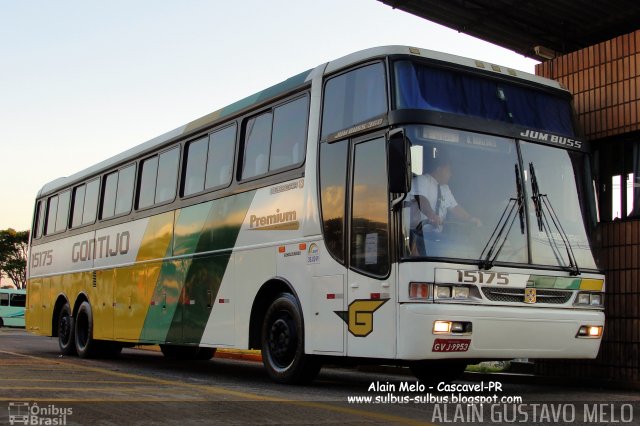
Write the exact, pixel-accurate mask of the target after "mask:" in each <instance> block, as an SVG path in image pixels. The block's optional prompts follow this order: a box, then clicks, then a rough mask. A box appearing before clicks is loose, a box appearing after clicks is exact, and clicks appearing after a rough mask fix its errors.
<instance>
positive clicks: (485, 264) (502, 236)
mask: <svg viewBox="0 0 640 426" xmlns="http://www.w3.org/2000/svg"><path fill="white" fill-rule="evenodd" d="M515 172H516V189H517V191H518V193H517V197H516V198H510V199H509V202H508V203H507V205H506V206H505V207H504V210H503V211H502V215H501V216H500V220H498V223H497V224H496V226H495V228H493V232H492V233H491V237H489V241H487V244H486V245H485V246H484V249H482V253H480V261H479V262H480V263H479V267H480V269H491V268H492V267H493V263H494V262H495V260H496V259H497V258H498V256H499V255H500V252H501V251H502V248H503V247H504V245H505V243H506V242H507V238H508V237H509V233H510V232H511V228H512V227H513V223H514V222H515V220H516V212H517V215H518V216H519V217H520V232H521V233H522V234H524V195H523V192H522V182H521V181H520V169H519V168H518V165H517V164H516V165H515ZM485 253H486V255H485Z"/></svg>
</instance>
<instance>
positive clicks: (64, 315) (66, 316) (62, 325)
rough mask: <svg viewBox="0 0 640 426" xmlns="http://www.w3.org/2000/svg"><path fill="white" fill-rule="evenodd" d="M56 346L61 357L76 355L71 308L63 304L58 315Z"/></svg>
mask: <svg viewBox="0 0 640 426" xmlns="http://www.w3.org/2000/svg"><path fill="white" fill-rule="evenodd" d="M58 346H59V347H60V352H61V353H62V355H75V354H76V339H75V329H74V322H73V315H71V308H70V307H69V304H68V303H65V304H64V306H63V307H62V309H60V314H59V315H58Z"/></svg>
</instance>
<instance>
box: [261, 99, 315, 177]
mask: <svg viewBox="0 0 640 426" xmlns="http://www.w3.org/2000/svg"><path fill="white" fill-rule="evenodd" d="M308 117H309V98H308V97H307V96H305V97H304V98H300V99H296V100H295V101H291V102H289V103H286V104H284V105H281V106H279V107H277V108H276V109H275V110H274V116H273V132H272V139H271V154H270V158H269V171H273V170H277V169H281V168H284V167H287V166H292V165H294V164H297V163H300V162H302V160H303V157H304V155H303V148H304V146H305V141H306V139H307V122H308V121H309V120H308Z"/></svg>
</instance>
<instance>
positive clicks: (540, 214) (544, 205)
mask: <svg viewBox="0 0 640 426" xmlns="http://www.w3.org/2000/svg"><path fill="white" fill-rule="evenodd" d="M529 171H530V172H531V191H532V192H533V195H532V196H531V199H532V200H533V205H534V207H535V209H536V219H537V221H538V229H539V230H540V232H543V231H544V232H545V233H546V234H547V238H549V241H550V242H551V243H552V245H551V247H553V248H554V250H553V252H554V255H555V256H556V259H557V260H558V263H560V261H561V256H559V253H558V252H557V251H558V247H557V246H556V240H555V239H554V238H553V235H551V233H550V230H551V226H550V225H549V218H551V222H553V226H554V227H555V228H556V230H557V231H558V234H559V235H560V238H561V239H562V242H563V243H564V246H565V249H566V250H567V258H568V259H569V269H568V270H569V272H570V273H571V275H580V268H579V267H578V261H577V259H576V256H575V254H574V253H573V247H571V243H570V242H569V237H568V235H567V233H566V232H565V230H564V228H563V227H562V224H561V223H560V218H559V217H558V215H557V214H556V211H555V210H554V209H553V206H552V205H551V202H550V201H549V197H548V196H547V194H541V193H540V187H539V186H538V179H537V178H536V171H535V169H534V167H533V163H529ZM545 210H546V212H547V213H548V217H547V213H545Z"/></svg>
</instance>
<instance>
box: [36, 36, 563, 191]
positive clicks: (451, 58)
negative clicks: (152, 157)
mask: <svg viewBox="0 0 640 426" xmlns="http://www.w3.org/2000/svg"><path fill="white" fill-rule="evenodd" d="M390 55H412V56H416V57H421V58H426V59H429V60H433V61H439V62H443V63H450V64H456V65H461V66H463V67H468V68H473V69H480V70H483V71H485V72H489V73H494V74H498V75H503V76H510V77H511V78H514V77H515V78H519V79H521V80H525V81H529V82H532V83H535V84H539V85H543V86H547V87H550V88H553V89H557V90H558V89H559V90H563V91H566V89H564V88H563V87H562V86H561V85H560V84H559V83H558V82H557V81H555V80H550V79H547V78H543V77H539V76H536V75H533V74H529V73H526V72H524V71H519V70H513V69H511V68H506V67H503V66H498V65H495V64H490V63H486V62H483V61H479V60H475V59H470V58H465V57H462V56H457V55H451V54H448V53H442V52H436V51H433V50H427V49H420V48H415V47H409V46H384V47H374V48H370V49H365V50H361V51H358V52H355V53H351V54H349V55H346V56H343V57H341V58H338V59H335V60H333V61H331V62H328V63H325V64H321V65H319V66H318V67H316V68H314V69H311V70H307V71H304V72H302V73H300V74H298V75H295V76H293V77H291V78H288V79H287V80H285V81H283V82H281V83H278V84H276V85H274V86H271V87H269V88H267V89H265V90H262V91H260V92H257V93H255V94H253V95H251V96H248V97H246V98H244V99H241V100H239V101H237V102H234V103H232V104H230V105H228V106H226V107H224V108H221V109H219V110H217V111H214V112H212V113H209V114H207V115H205V116H203V117H200V118H198V119H196V120H193V121H191V122H189V123H187V124H185V125H183V126H180V127H178V128H176V129H173V130H171V131H169V132H167V133H164V134H162V135H160V136H157V137H155V138H153V139H151V140H148V141H146V142H143V143H141V144H140V145H137V146H134V147H132V148H130V149H128V150H126V151H123V152H121V153H120V154H117V155H115V156H113V157H111V158H109V159H106V160H104V161H101V162H99V163H97V164H95V165H93V166H91V167H88V168H86V169H84V170H81V171H79V172H77V173H75V174H73V175H71V176H68V177H61V178H58V179H55V180H53V181H51V182H48V183H46V184H45V185H44V186H43V187H42V188H41V189H40V191H39V192H38V195H37V196H38V198H39V197H41V196H44V195H48V194H52V193H54V192H57V191H58V190H60V189H62V188H65V187H67V186H69V185H71V184H73V183H76V182H80V181H82V180H85V179H87V178H90V177H92V176H94V175H98V174H100V173H102V172H104V171H107V170H109V169H110V168H112V167H114V166H117V165H119V164H124V163H126V162H127V161H129V160H131V159H134V158H136V157H137V156H139V155H142V154H143V153H145V152H148V151H149V152H150V151H152V150H154V149H155V148H157V147H160V146H162V145H164V144H168V143H169V142H171V141H173V140H175V139H178V138H180V137H182V136H185V135H188V134H190V133H192V132H195V131H197V130H198V129H204V128H206V127H208V126H211V125H212V124H214V123H216V122H218V121H220V120H222V119H223V118H225V117H230V116H232V115H235V114H237V113H240V112H241V111H244V110H248V109H250V108H251V107H253V106H257V105H260V104H262V103H264V102H266V101H268V100H270V99H273V98H277V97H279V96H282V95H285V94H286V93H288V92H291V91H292V90H294V89H296V88H297V87H300V86H301V85H303V84H305V83H306V82H309V81H310V80H311V78H313V76H314V75H315V74H316V73H321V74H331V73H333V72H336V71H339V70H341V69H343V68H346V67H349V66H352V65H355V64H358V63H361V62H365V61H367V60H371V59H374V58H380V57H385V56H390Z"/></svg>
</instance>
